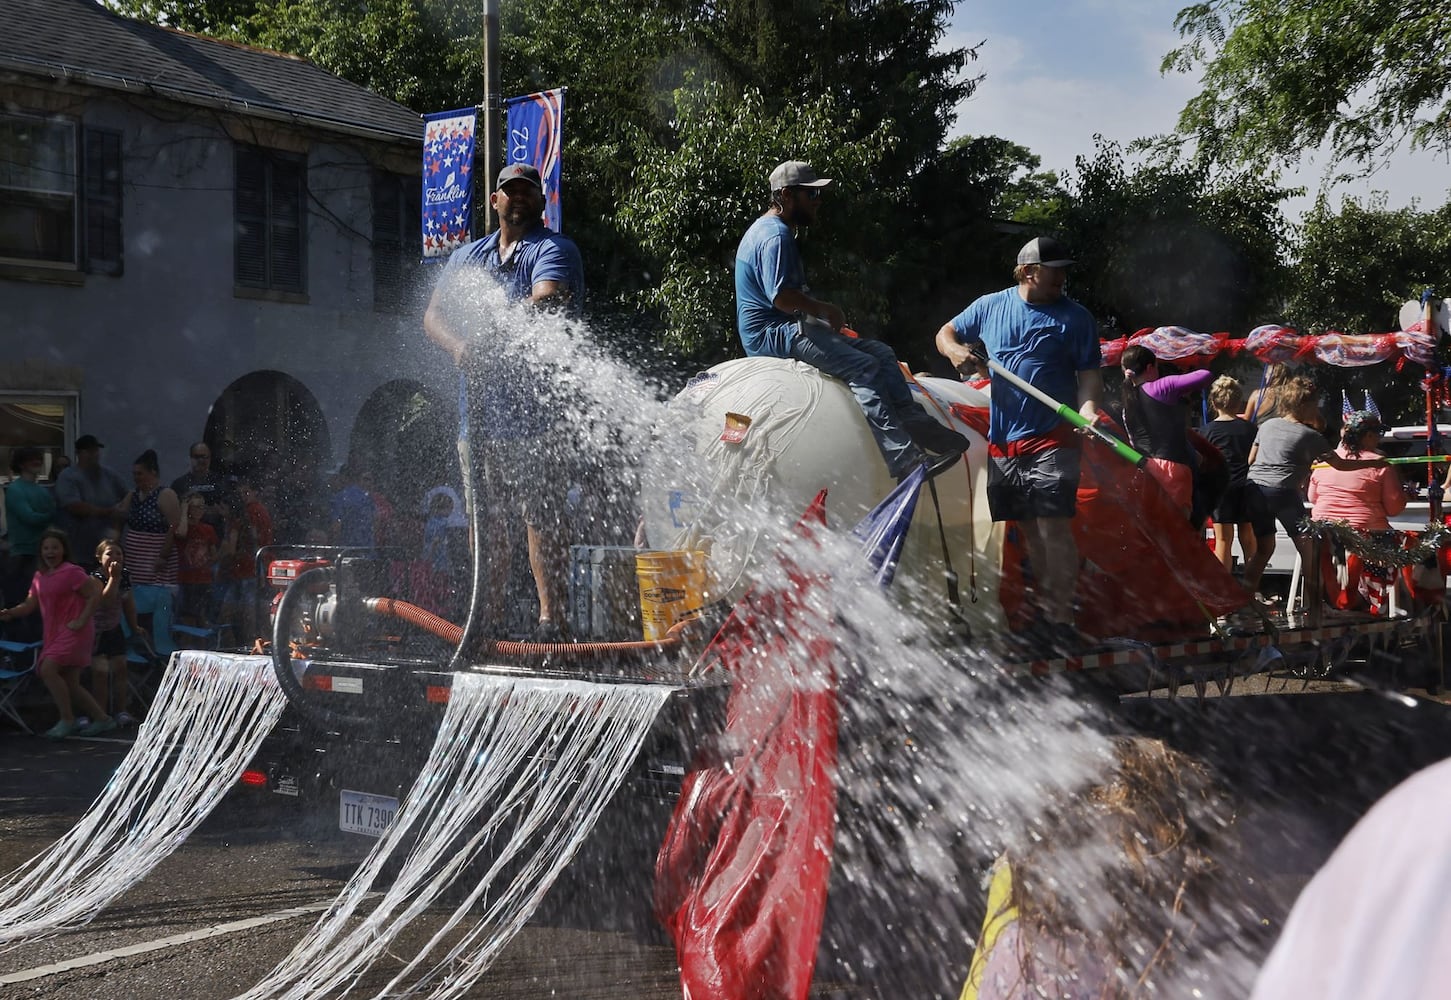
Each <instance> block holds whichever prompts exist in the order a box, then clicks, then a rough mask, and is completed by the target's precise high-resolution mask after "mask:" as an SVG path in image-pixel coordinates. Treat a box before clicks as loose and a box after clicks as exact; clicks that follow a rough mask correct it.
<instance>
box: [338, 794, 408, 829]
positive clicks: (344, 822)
mask: <svg viewBox="0 0 1451 1000" xmlns="http://www.w3.org/2000/svg"><path fill="white" fill-rule="evenodd" d="M397 813H398V800H397V799H395V798H393V797H392V796H390V795H371V794H369V793H368V792H354V791H351V790H349V789H347V788H344V789H343V790H342V794H341V795H340V796H339V799H338V829H339V830H342V831H343V832H344V833H361V834H362V835H363V836H365V837H381V836H383V834H384V832H386V831H387V829H388V826H389V825H390V824H391V823H392V822H393V817H394V816H395V815H397Z"/></svg>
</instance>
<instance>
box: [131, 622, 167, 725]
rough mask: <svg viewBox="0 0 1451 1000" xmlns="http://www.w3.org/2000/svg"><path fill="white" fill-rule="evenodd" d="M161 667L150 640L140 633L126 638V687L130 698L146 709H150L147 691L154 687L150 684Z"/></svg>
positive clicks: (159, 658)
mask: <svg viewBox="0 0 1451 1000" xmlns="http://www.w3.org/2000/svg"><path fill="white" fill-rule="evenodd" d="M161 666H162V660H161V657H160V655H158V654H157V652H156V647H155V646H153V645H151V640H150V639H148V638H147V637H146V636H145V635H142V634H140V633H135V634H132V635H130V636H128V637H127V639H126V687H127V688H128V689H130V692H131V697H133V698H135V699H136V701H137V702H139V703H140V704H142V705H144V706H146V707H147V708H150V707H151V698H150V697H149V696H148V694H147V690H148V689H152V688H154V687H155V686H156V685H155V684H153V683H152V682H153V681H154V680H156V679H157V678H156V675H157V673H158V672H159V671H160V668H161Z"/></svg>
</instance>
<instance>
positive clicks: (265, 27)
mask: <svg viewBox="0 0 1451 1000" xmlns="http://www.w3.org/2000/svg"><path fill="white" fill-rule="evenodd" d="M107 2H108V4H109V6H111V7H113V8H115V9H116V10H119V11H121V12H122V13H125V14H129V15H131V16H133V17H138V18H141V19H143V20H147V21H153V22H156V23H161V24H167V25H170V26H171V27H175V28H181V29H183V30H186V31H195V32H199V33H202V34H208V35H213V36H216V37H218V38H228V39H233V40H236V41H241V42H246V43H248V44H251V45H258V46H262V47H263V48H269V49H276V50H277V51H279V52H289V53H292V54H293V55H298V56H302V57H303V58H305V59H307V60H309V61H311V62H313V63H315V64H316V65H318V66H320V67H322V68H323V69H325V70H327V71H328V72H330V73H336V74H337V75H338V76H341V77H343V78H344V79H346V80H351V81H352V82H353V83H356V84H359V85H361V86H364V87H367V88H368V89H369V90H372V91H374V92H375V93H378V94H382V95H383V96H384V97H388V98H391V99H392V100H395V101H397V102H398V103H399V104H403V105H406V106H407V107H410V108H412V109H413V110H415V111H441V110H444V109H446V108H456V107H468V106H470V105H472V104H475V103H476V102H477V101H478V94H479V91H480V90H481V89H482V86H483V84H482V70H481V69H480V68H479V67H480V58H481V57H480V53H481V52H482V51H483V49H482V44H483V43H482V41H481V32H482V26H481V21H482V17H481V10H482V8H481V7H480V5H479V3H478V2H477V0H107Z"/></svg>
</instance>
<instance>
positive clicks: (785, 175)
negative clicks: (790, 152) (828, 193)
mask: <svg viewBox="0 0 1451 1000" xmlns="http://www.w3.org/2000/svg"><path fill="white" fill-rule="evenodd" d="M830 183H831V178H830V177H817V176H816V171H815V170H814V169H813V168H812V166H811V164H809V163H807V162H806V161H805V160H787V161H786V162H785V163H781V164H778V165H777V166H776V169H775V170H772V171H771V190H772V191H773V192H774V191H780V190H781V189H782V188H788V187H803V188H824V187H826V185H828V184H830Z"/></svg>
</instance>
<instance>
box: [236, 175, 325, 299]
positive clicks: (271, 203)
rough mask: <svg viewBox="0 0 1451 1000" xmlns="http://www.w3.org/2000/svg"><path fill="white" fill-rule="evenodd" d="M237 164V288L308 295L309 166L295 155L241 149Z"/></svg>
mask: <svg viewBox="0 0 1451 1000" xmlns="http://www.w3.org/2000/svg"><path fill="white" fill-rule="evenodd" d="M235 162H236V194H235V203H234V204H235V213H236V225H237V240H236V262H235V263H236V282H237V284H238V285H240V286H242V287H244V288H259V289H266V290H269V291H277V292H297V293H302V292H305V291H306V290H307V273H306V269H305V268H304V266H303V263H304V257H305V246H304V238H303V237H304V232H305V229H306V222H307V201H306V197H307V161H306V160H305V159H304V158H303V157H301V156H297V155H293V154H290V153H281V152H278V151H276V150H271V149H257V148H254V147H250V146H239V147H237V151H236V161H235Z"/></svg>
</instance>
